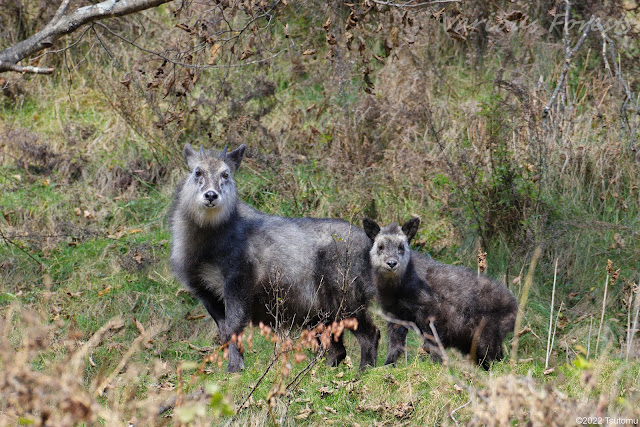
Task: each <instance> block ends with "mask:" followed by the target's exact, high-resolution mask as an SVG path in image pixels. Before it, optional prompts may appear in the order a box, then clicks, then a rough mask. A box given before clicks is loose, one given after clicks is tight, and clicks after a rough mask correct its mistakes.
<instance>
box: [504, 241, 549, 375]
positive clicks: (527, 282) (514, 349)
mask: <svg viewBox="0 0 640 427" xmlns="http://www.w3.org/2000/svg"><path fill="white" fill-rule="evenodd" d="M541 255H542V248H540V246H538V247H537V248H536V250H535V251H534V252H533V257H532V258H531V263H530V264H529V271H527V277H526V278H525V279H524V287H523V288H522V297H521V298H520V305H519V306H518V314H517V316H516V323H515V326H514V328H513V341H512V342H511V363H512V364H515V363H516V361H517V360H518V344H519V340H520V337H519V336H518V332H519V331H520V328H521V327H522V317H523V316H524V309H525V307H526V305H527V298H528V296H529V289H530V288H531V283H532V282H533V272H534V271H535V269H536V265H537V264H538V260H539V259H540V256H541Z"/></svg>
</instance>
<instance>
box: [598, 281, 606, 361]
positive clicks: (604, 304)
mask: <svg viewBox="0 0 640 427" xmlns="http://www.w3.org/2000/svg"><path fill="white" fill-rule="evenodd" d="M608 284H609V273H607V279H606V280H605V282H604V296H603V297H602V314H601V315H600V326H599V327H598V337H597V338H596V354H598V347H599V345H600V333H601V332H602V324H603V323H604V312H605V308H606V306H607V285H608Z"/></svg>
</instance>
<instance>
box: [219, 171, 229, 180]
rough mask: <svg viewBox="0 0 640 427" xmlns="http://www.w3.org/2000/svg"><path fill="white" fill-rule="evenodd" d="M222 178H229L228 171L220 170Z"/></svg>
mask: <svg viewBox="0 0 640 427" xmlns="http://www.w3.org/2000/svg"><path fill="white" fill-rule="evenodd" d="M221 176H222V178H223V179H228V178H229V172H222V174H221Z"/></svg>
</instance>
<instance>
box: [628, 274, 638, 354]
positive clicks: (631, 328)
mask: <svg viewBox="0 0 640 427" xmlns="http://www.w3.org/2000/svg"><path fill="white" fill-rule="evenodd" d="M634 296H635V304H634V305H635V309H636V314H635V316H634V318H633V324H631V322H630V320H631V312H632V311H633V307H632V305H631V300H632V299H634ZM639 312H640V285H634V286H633V290H632V291H631V297H630V298H629V321H628V324H627V354H626V355H625V360H629V353H630V352H631V348H632V346H633V338H634V337H635V335H636V332H638V313H639Z"/></svg>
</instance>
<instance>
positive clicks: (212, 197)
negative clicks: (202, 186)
mask: <svg viewBox="0 0 640 427" xmlns="http://www.w3.org/2000/svg"><path fill="white" fill-rule="evenodd" d="M204 198H205V199H206V200H207V202H209V203H211V202H213V201H214V200H215V199H217V198H218V193H216V192H215V191H207V192H206V193H204Z"/></svg>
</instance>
